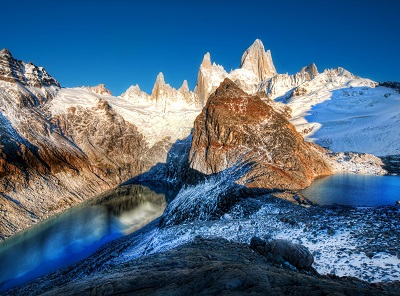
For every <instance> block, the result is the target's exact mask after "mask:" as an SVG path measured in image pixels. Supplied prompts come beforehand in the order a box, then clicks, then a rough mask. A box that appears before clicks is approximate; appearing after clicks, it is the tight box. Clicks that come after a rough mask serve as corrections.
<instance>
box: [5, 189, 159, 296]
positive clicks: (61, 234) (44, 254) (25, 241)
mask: <svg viewBox="0 0 400 296" xmlns="http://www.w3.org/2000/svg"><path fill="white" fill-rule="evenodd" d="M166 205H167V202H166V199H165V195H164V194H162V193H161V192H160V193H156V192H154V191H152V190H150V189H149V188H148V187H145V186H141V185H135V184H130V185H125V186H120V187H117V188H116V189H114V190H111V191H109V192H107V193H105V194H102V195H101V196H99V197H97V198H94V199H91V200H90V201H88V202H86V203H85V204H82V205H80V206H77V207H75V208H72V209H70V210H68V211H66V212H64V213H62V214H60V215H59V216H57V217H54V218H51V219H49V220H47V221H44V222H42V223H40V224H38V225H36V226H34V227H32V228H30V229H28V230H26V231H24V232H22V233H19V234H16V235H14V236H12V237H11V238H9V239H7V240H6V241H4V242H2V243H1V244H0V262H1V264H0V292H1V291H5V290H7V289H9V288H11V287H13V286H17V285H20V284H22V283H25V282H27V281H30V280H32V279H34V278H36V277H38V276H41V275H44V274H47V273H49V272H51V271H54V270H56V269H59V268H61V267H64V266H67V265H69V264H72V263H74V262H77V261H79V260H81V259H83V258H85V257H87V256H89V255H91V254H92V253H94V252H95V251H96V250H97V249H98V248H99V247H100V246H101V245H103V244H105V243H106V242H109V241H111V240H113V239H115V238H117V237H120V236H122V235H125V234H128V233H131V232H133V231H135V230H137V229H139V228H141V227H143V226H144V225H146V224H147V223H149V222H150V221H152V220H153V219H155V218H157V217H158V216H160V215H161V214H162V213H163V211H164V208H165V206H166Z"/></svg>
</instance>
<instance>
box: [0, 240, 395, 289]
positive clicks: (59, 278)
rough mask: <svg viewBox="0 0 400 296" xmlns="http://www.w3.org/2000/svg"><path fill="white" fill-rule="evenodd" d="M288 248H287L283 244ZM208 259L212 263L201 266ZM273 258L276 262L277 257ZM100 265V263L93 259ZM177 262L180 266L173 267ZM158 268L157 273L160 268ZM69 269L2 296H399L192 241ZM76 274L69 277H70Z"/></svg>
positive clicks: (237, 247)
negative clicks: (116, 261) (125, 262)
mask: <svg viewBox="0 0 400 296" xmlns="http://www.w3.org/2000/svg"><path fill="white" fill-rule="evenodd" d="M286 245H287V243H286ZM207 255H211V256H212V257H213V258H214V259H213V261H209V260H204V258H205V257H206V256H207ZM276 258H279V257H278V256H276ZM97 259H99V258H97ZM177 262H179V264H177ZM161 267H162V268H161ZM86 268H87V265H85V264H82V265H79V264H78V265H76V266H75V267H69V268H68V269H65V270H64V272H62V271H60V272H57V273H53V274H51V275H48V276H45V277H42V278H41V279H40V280H36V281H33V282H31V283H29V284H27V285H25V286H23V287H20V288H17V289H14V290H11V291H8V292H6V293H5V295H32V296H34V295H42V294H45V295H244V294H246V295H247V294H249V295H250V294H251V295H399V293H400V283H399V282H393V283H390V284H388V283H374V284H369V283H367V282H364V281H362V280H358V279H356V278H351V277H342V278H341V277H338V276H336V275H328V276H319V275H317V274H314V273H313V271H312V269H311V270H310V272H306V273H304V272H302V273H299V272H296V271H294V270H290V269H283V268H277V267H275V266H274V265H273V264H271V263H269V262H268V261H267V260H266V258H265V257H262V256H259V255H258V254H256V253H254V252H252V251H251V250H250V248H249V246H248V245H243V244H238V243H233V242H229V241H227V240H221V239H195V240H194V241H193V242H191V243H188V244H186V245H183V246H180V247H178V248H176V249H172V250H169V251H166V252H162V253H158V254H153V255H148V256H146V257H143V258H139V259H137V260H133V261H131V262H130V264H129V266H126V265H125V266H120V265H110V266H108V268H107V270H97V269H95V270H94V271H93V272H91V273H86V272H87V271H86ZM74 270H75V271H77V273H75V277H72V276H71V274H73V272H71V271H74Z"/></svg>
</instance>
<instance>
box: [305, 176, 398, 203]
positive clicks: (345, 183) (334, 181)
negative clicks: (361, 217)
mask: <svg viewBox="0 0 400 296" xmlns="http://www.w3.org/2000/svg"><path fill="white" fill-rule="evenodd" d="M301 193H302V194H303V196H304V197H306V198H308V199H309V200H311V201H313V202H315V203H317V204H320V205H332V204H339V205H351V206H381V205H394V204H395V203H396V201H398V200H400V176H368V175H356V174H336V175H333V176H328V177H323V178H319V179H316V180H315V181H314V182H313V183H311V185H310V186H309V187H308V188H306V189H304V190H302V191H301Z"/></svg>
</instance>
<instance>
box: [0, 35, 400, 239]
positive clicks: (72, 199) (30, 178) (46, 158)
mask: <svg viewBox="0 0 400 296" xmlns="http://www.w3.org/2000/svg"><path fill="white" fill-rule="evenodd" d="M396 86H397V88H396ZM210 96H211V97H210ZM0 102H1V104H0V188H1V193H0V206H1V208H0V212H2V218H1V220H0V239H5V238H6V237H8V236H10V235H12V234H14V233H15V232H17V231H20V230H22V229H25V228H27V227H29V226H30V225H32V224H34V223H36V222H38V221H40V220H42V219H44V218H46V217H48V216H51V215H53V214H55V213H57V212H60V211H62V210H64V209H66V208H69V207H71V206H72V205H75V204H77V203H79V202H81V201H83V200H85V199H87V198H90V197H92V196H94V195H96V194H98V193H101V192H103V191H105V190H107V189H110V188H113V187H115V186H117V185H118V184H120V183H122V182H124V181H126V180H128V179H130V178H133V177H135V176H138V175H141V174H144V173H146V172H148V171H149V170H150V169H151V168H152V167H154V166H156V165H157V164H160V163H161V164H163V163H168V162H171V151H175V150H171V147H172V148H174V145H176V143H177V142H179V141H180V140H183V139H187V140H186V141H184V142H182V143H185V145H186V146H185V147H186V148H185V149H182V150H181V152H179V153H182V155H183V156H184V157H186V158H181V159H184V160H182V161H183V162H184V164H185V166H186V167H187V168H188V169H191V170H194V171H198V172H200V173H202V174H206V175H207V174H211V173H216V172H219V171H222V170H224V169H227V168H229V167H230V166H232V165H234V164H235V163H237V162H238V161H241V160H243V159H244V158H243V155H246V156H247V157H250V156H251V157H252V160H253V161H254V159H256V163H258V166H257V165H256V169H254V170H253V173H250V174H249V175H248V176H247V177H248V178H249V179H252V180H253V181H252V182H248V180H243V182H244V183H246V182H247V183H248V184H249V186H260V187H263V188H280V189H296V188H304V187H305V186H308V185H309V184H310V182H311V181H312V180H313V179H314V178H315V177H317V176H320V175H326V174H332V173H335V172H337V171H346V170H347V171H353V172H363V173H368V172H369V173H378V174H382V173H384V171H383V170H382V169H380V167H381V166H382V165H383V163H382V162H381V161H380V159H379V158H377V157H374V156H372V155H360V154H355V153H353V154H346V157H344V155H343V153H342V154H340V152H349V151H352V152H357V153H369V154H373V155H375V156H388V155H396V154H400V144H399V143H400V108H399V107H400V94H399V89H398V84H395V83H392V84H390V83H387V84H383V85H379V84H378V83H376V82H374V81H371V80H369V79H363V78H360V77H357V76H355V75H353V74H351V73H350V72H348V71H346V70H344V69H343V68H337V69H330V70H325V71H323V72H322V73H319V72H318V70H317V67H316V65H314V64H311V65H309V66H306V67H304V68H302V69H301V70H300V71H299V72H298V73H296V74H293V75H288V74H278V73H277V71H276V69H275V66H274V64H273V60H272V56H271V53H270V51H265V49H264V46H263V44H262V42H261V41H260V40H256V41H255V42H254V44H253V45H251V46H250V47H249V49H247V50H246V52H245V53H244V54H243V56H242V59H241V62H240V68H239V69H236V70H233V71H231V72H230V73H228V72H226V71H225V70H224V68H223V67H222V66H220V65H217V64H215V63H212V62H211V57H210V54H209V53H206V54H205V56H204V59H203V62H202V63H201V65H200V68H199V72H198V80H197V85H196V87H195V89H194V90H193V91H191V90H189V88H188V84H187V82H186V81H184V82H183V84H182V86H181V87H180V88H179V89H175V88H173V87H171V86H170V85H168V84H167V83H166V82H165V80H164V76H163V74H162V73H160V74H159V75H158V76H157V79H156V82H155V84H154V88H153V91H152V93H151V94H147V93H145V92H143V91H142V90H141V89H140V87H139V86H138V85H135V86H131V87H130V88H128V89H127V90H126V92H125V93H123V94H122V95H120V96H113V95H112V94H111V92H110V91H108V90H107V89H106V88H105V86H104V85H99V86H95V87H78V88H63V87H61V86H60V84H59V83H58V82H57V80H56V79H55V78H53V77H51V76H50V75H49V74H48V73H47V72H46V71H45V69H44V68H42V67H37V66H35V65H33V64H32V63H28V64H26V63H24V62H22V61H19V60H17V59H15V58H14V57H13V56H12V54H11V53H10V52H9V51H8V50H6V49H3V50H1V51H0ZM203 108H204V109H203ZM193 128H194V130H193V135H192V136H190V134H191V131H192V129H193ZM188 137H189V138H188ZM308 142H314V143H315V144H318V145H320V146H322V147H319V146H318V145H315V144H311V143H308ZM180 143H181V142H180ZM324 148H326V149H330V150H331V151H333V152H337V153H336V154H335V153H332V152H330V151H329V150H325V149H324ZM257 155H258V156H259V157H260V159H261V160H260V159H259V160H257V157H256V156H257ZM175 157H177V156H176V155H175ZM179 157H180V156H179ZM179 157H177V158H179ZM172 158H173V157H172ZM247 160H249V159H247ZM343 163H346V165H343ZM377 167H378V168H377ZM169 173H170V174H171V171H170V172H169ZM175 173H178V174H179V170H178V171H177V172H175ZM254 177H256V179H254ZM160 178H162V177H160ZM244 178H245V179H246V176H245V177H244ZM250 184H253V185H250Z"/></svg>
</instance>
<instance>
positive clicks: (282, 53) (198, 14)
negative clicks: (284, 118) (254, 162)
mask: <svg viewBox="0 0 400 296" xmlns="http://www.w3.org/2000/svg"><path fill="white" fill-rule="evenodd" d="M399 11H400V1H397V0H392V1H389V0H381V1H369V0H364V1H358V0H347V1H344V0H335V1H330V0H328V1H307V0H303V1H284V0H280V1H257V0H246V1H239V0H236V1H222V0H213V1H209V0H203V1H189V0H187V1H180V0H176V1H174V0H170V1H123V0H113V1H101V0H98V1H84V0H80V1H76V0H69V1H7V2H5V1H3V3H2V5H1V12H0V13H1V26H0V32H1V34H0V36H1V37H0V47H1V48H4V47H6V48H8V49H9V50H10V51H11V52H12V54H13V55H14V57H15V58H18V59H21V60H24V61H26V62H28V61H31V62H33V63H34V64H36V65H40V66H43V67H45V68H46V70H47V71H48V72H49V73H50V74H51V75H52V76H54V77H55V78H56V79H58V80H59V82H60V83H61V85H62V86H65V87H72V86H82V85H97V84H99V83H104V84H106V87H107V88H109V89H110V90H111V91H112V92H113V93H114V94H115V95H119V94H121V93H122V92H124V91H125V90H126V89H127V88H128V87H129V86H130V85H132V84H139V85H140V86H141V88H142V89H143V90H145V91H147V92H151V89H152V87H153V84H154V81H155V79H156V76H157V74H158V72H160V71H161V72H163V73H164V76H165V80H166V82H167V83H169V84H171V85H172V86H173V87H176V88H177V87H179V86H180V85H181V84H182V81H183V80H184V79H187V80H188V82H189V87H190V88H191V89H193V88H194V86H195V83H196V78H197V71H198V68H199V65H200V63H201V61H202V59H203V56H204V54H205V53H206V52H210V53H211V59H212V61H213V62H216V63H217V64H221V65H222V66H224V68H225V69H226V70H228V71H229V70H230V69H235V68H237V67H238V66H239V62H240V58H241V55H242V54H243V52H244V51H245V50H246V49H247V48H248V47H249V46H250V45H251V44H252V43H253V42H254V40H255V39H256V38H259V39H261V40H262V41H263V43H264V45H265V47H266V48H267V49H270V50H271V52H272V57H273V60H274V63H275V67H276V69H277V71H278V72H279V73H286V72H288V73H289V74H293V73H295V72H297V71H298V70H300V69H301V67H303V66H306V65H308V64H310V63H312V62H314V63H316V64H317V66H318V68H319V70H320V71H322V70H323V69H324V68H333V67H337V66H342V67H344V68H346V69H348V70H349V71H351V72H353V73H354V74H356V75H359V76H362V77H367V78H371V79H373V80H376V81H387V80H392V81H400V55H399V53H400V38H399V36H400V20H399V17H398V12H399Z"/></svg>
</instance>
